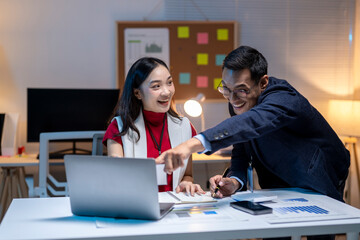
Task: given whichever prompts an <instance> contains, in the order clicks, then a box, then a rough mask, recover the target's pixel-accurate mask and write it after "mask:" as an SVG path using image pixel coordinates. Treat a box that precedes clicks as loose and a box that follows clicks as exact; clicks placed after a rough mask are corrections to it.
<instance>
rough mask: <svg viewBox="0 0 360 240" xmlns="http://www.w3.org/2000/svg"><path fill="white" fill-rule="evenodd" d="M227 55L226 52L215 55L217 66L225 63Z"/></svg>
mask: <svg viewBox="0 0 360 240" xmlns="http://www.w3.org/2000/svg"><path fill="white" fill-rule="evenodd" d="M225 57H226V55H225V54H216V56H215V64H216V66H221V65H222V64H223V61H224V59H225Z"/></svg>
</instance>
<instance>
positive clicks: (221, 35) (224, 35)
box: [217, 28, 229, 41]
mask: <svg viewBox="0 0 360 240" xmlns="http://www.w3.org/2000/svg"><path fill="white" fill-rule="evenodd" d="M228 39H229V30H228V29H226V28H219V29H218V30H217V40H219V41H227V40H228Z"/></svg>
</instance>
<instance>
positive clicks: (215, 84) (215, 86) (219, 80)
mask: <svg viewBox="0 0 360 240" xmlns="http://www.w3.org/2000/svg"><path fill="white" fill-rule="evenodd" d="M221 80H222V78H214V89H215V90H217V87H218V86H219V85H220V83H221Z"/></svg>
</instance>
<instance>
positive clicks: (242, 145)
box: [202, 77, 350, 201]
mask: <svg viewBox="0 0 360 240" xmlns="http://www.w3.org/2000/svg"><path fill="white" fill-rule="evenodd" d="M202 134H203V135H204V137H205V138H206V139H207V140H208V141H209V142H210V144H211V149H212V151H211V152H209V153H207V154H211V153H213V152H215V151H217V150H219V149H221V148H224V147H227V146H230V145H233V146H234V149H233V151H232V158H231V169H230V170H231V171H230V173H229V174H228V176H236V177H238V178H239V179H241V180H242V181H243V182H244V183H245V184H246V182H247V176H246V172H247V171H246V169H247V167H248V165H249V161H250V158H252V161H253V166H254V167H255V169H256V171H257V173H258V178H259V184H260V186H261V188H277V187H301V188H307V189H312V190H315V191H317V192H320V193H322V194H325V195H328V196H330V197H332V198H335V199H338V200H341V201H343V200H342V195H343V187H344V183H345V180H346V177H347V175H348V169H349V165H350V155H349V152H348V151H347V150H346V148H345V147H344V145H343V143H342V142H341V140H340V139H339V138H338V136H337V135H336V133H335V132H334V131H333V129H332V128H331V127H330V125H329V124H328V123H327V122H326V120H325V119H324V118H323V117H322V115H321V114H320V113H319V112H318V111H317V110H316V109H315V108H314V107H313V106H312V105H311V104H310V103H309V102H308V100H307V99H306V98H305V97H304V96H302V95H301V94H300V93H299V92H297V91H296V89H295V88H293V87H292V86H291V85H290V84H289V83H288V82H287V81H285V80H280V79H276V78H273V77H270V78H269V85H268V87H267V88H266V90H265V91H264V92H263V93H262V94H261V95H260V96H259V99H258V102H257V105H256V106H254V107H253V108H252V109H250V110H249V111H247V112H245V113H243V114H240V115H234V116H232V117H231V118H228V119H226V120H225V121H223V122H222V123H220V124H218V125H217V126H215V127H214V128H211V129H208V130H206V131H204V132H203V133H202ZM245 189H246V188H245Z"/></svg>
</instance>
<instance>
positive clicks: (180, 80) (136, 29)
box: [117, 21, 237, 100]
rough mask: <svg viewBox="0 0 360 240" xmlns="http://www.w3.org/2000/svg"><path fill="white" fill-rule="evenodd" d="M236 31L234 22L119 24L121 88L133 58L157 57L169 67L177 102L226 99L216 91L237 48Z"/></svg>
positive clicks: (118, 61) (119, 74)
mask: <svg viewBox="0 0 360 240" xmlns="http://www.w3.org/2000/svg"><path fill="white" fill-rule="evenodd" d="M236 31H237V23H236V22H234V21H221V22H218V21H216V22H205V21H170V22H166V21H164V22H117V34H118V36H117V64H118V65H117V70H118V72H117V75H118V83H119V87H120V88H122V86H123V84H124V81H125V77H126V74H127V70H128V69H129V68H130V66H131V64H132V63H133V62H134V61H135V57H134V56H140V57H143V56H154V57H158V58H160V59H162V60H164V61H165V62H166V63H167V64H168V65H169V68H170V73H171V75H172V77H173V80H174V84H175V89H176V93H175V99H176V100H185V99H189V98H192V97H195V96H196V95H197V94H198V93H203V94H204V95H205V97H206V99H223V96H222V95H221V94H220V93H219V92H218V91H217V90H216V87H217V86H218V85H219V83H220V82H221V72H222V71H221V67H222V62H223V60H224V58H225V56H226V55H227V54H228V53H229V52H230V51H232V50H233V49H234V48H235V47H236V46H235V44H236V43H237V39H236V36H237V32H236ZM133 33H134V34H133ZM145 41H147V42H146V43H144V42H145ZM157 54H158V55H157ZM131 56H132V58H133V59H131ZM136 58H138V57H136Z"/></svg>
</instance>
